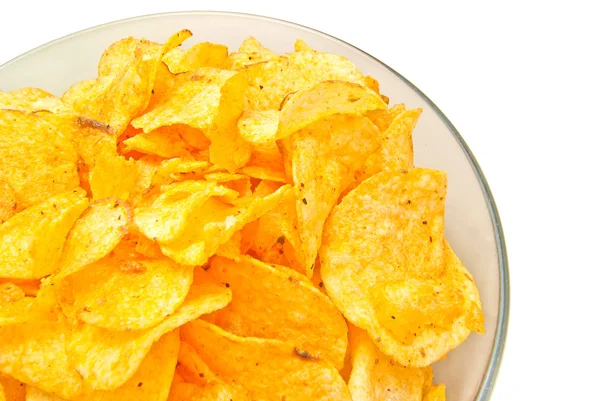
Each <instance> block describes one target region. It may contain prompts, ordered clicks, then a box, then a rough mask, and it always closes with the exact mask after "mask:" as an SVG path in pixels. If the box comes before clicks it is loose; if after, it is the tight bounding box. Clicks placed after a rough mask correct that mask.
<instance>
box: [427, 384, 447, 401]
mask: <svg viewBox="0 0 600 401" xmlns="http://www.w3.org/2000/svg"><path fill="white" fill-rule="evenodd" d="M423 401H446V385H445V384H438V385H436V386H430V387H428V388H427V389H426V390H425V394H424V396H423Z"/></svg>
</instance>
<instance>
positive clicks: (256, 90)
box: [245, 51, 365, 110]
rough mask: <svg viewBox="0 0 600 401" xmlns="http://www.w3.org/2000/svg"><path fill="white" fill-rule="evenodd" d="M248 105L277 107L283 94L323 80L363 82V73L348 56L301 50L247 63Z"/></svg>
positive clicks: (361, 83)
mask: <svg viewBox="0 0 600 401" xmlns="http://www.w3.org/2000/svg"><path fill="white" fill-rule="evenodd" d="M245 71H246V75H247V77H248V85H249V86H248V91H247V92H246V98H247V108H248V109H251V110H279V108H280V106H281V102H282V101H283V100H284V98H285V97H286V96H287V95H288V94H290V93H293V92H297V91H301V90H305V89H308V88H311V87H312V86H314V85H316V84H318V83H319V82H322V81H328V80H339V81H347V82H351V83H356V84H359V85H363V86H364V84H365V79H364V76H363V74H362V73H361V72H360V71H359V70H358V68H356V66H355V65H354V64H352V63H351V62H350V61H349V60H348V59H346V58H344V57H342V56H338V55H334V54H329V53H320V52H314V51H302V52H296V53H292V54H288V55H286V56H281V57H278V58H275V59H272V60H269V61H265V62H262V63H257V64H253V65H249V66H247V67H246V69H245Z"/></svg>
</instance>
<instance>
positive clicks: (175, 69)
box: [163, 42, 229, 74]
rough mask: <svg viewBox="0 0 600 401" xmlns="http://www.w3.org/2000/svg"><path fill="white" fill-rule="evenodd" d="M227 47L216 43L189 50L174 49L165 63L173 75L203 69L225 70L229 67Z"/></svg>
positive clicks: (207, 43) (200, 45) (204, 43)
mask: <svg viewBox="0 0 600 401" xmlns="http://www.w3.org/2000/svg"><path fill="white" fill-rule="evenodd" d="M228 53H229V51H228V50H227V46H223V45H219V44H216V43H209V42H203V43H197V44H195V45H194V46H192V47H190V48H189V49H187V50H181V49H173V50H171V51H170V52H168V53H167V54H166V55H165V57H164V59H163V61H164V62H165V64H166V65H167V67H169V71H171V72H172V73H173V74H180V73H182V72H188V71H191V70H195V69H197V68H201V67H214V68H225V67H226V65H227V55H228Z"/></svg>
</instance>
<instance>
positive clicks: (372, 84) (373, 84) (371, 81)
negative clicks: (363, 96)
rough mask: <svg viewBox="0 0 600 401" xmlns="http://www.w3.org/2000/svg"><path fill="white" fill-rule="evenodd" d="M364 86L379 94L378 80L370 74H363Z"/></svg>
mask: <svg viewBox="0 0 600 401" xmlns="http://www.w3.org/2000/svg"><path fill="white" fill-rule="evenodd" d="M365 86H366V87H367V88H369V89H371V90H372V91H373V92H375V93H377V94H379V81H378V80H376V79H375V78H373V77H372V76H370V75H366V76H365Z"/></svg>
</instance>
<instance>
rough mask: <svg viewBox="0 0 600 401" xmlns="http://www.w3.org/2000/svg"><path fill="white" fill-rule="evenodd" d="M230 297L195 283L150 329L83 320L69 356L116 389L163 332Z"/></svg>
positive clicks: (93, 380)
mask: <svg viewBox="0 0 600 401" xmlns="http://www.w3.org/2000/svg"><path fill="white" fill-rule="evenodd" d="M230 301H231V291H230V290H229V289H227V288H224V287H220V286H216V285H214V284H209V283H204V284H199V285H193V286H192V287H191V288H190V291H189V293H188V295H187V297H186V299H185V301H184V303H183V305H181V306H180V307H179V309H177V310H176V311H175V313H173V314H172V315H171V316H169V317H167V318H166V319H165V320H163V321H162V322H161V323H159V324H158V325H156V326H154V327H152V328H150V329H145V330H132V331H109V330H106V329H101V328H99V327H95V326H92V325H89V324H81V325H79V326H77V327H76V328H75V329H74V331H73V333H72V335H71V337H70V339H69V342H68V344H67V347H66V349H67V353H68V354H69V360H70V362H71V365H72V366H73V367H74V368H75V369H77V372H79V374H80V375H81V377H82V378H83V380H85V382H87V383H88V384H89V385H90V386H91V388H93V389H96V390H114V389H115V388H117V387H120V386H121V385H123V384H124V383H125V382H126V381H127V380H129V379H130V378H131V377H132V376H133V375H134V374H135V372H136V371H137V369H138V368H139V366H140V364H141V363H142V361H143V359H144V357H145V356H146V355H147V354H148V351H149V350H150V347H151V346H152V344H154V343H155V342H156V341H157V340H158V339H159V338H160V337H161V336H162V335H163V334H165V333H167V332H169V331H171V330H174V329H176V328H177V327H179V326H181V325H183V324H185V323H187V322H189V321H192V320H194V319H196V318H198V317H199V316H201V315H204V314H207V313H211V312H214V311H215V310H217V309H220V308H223V307H224V306H226V305H227V304H228V303H229V302H230ZM0 330H1V329H0ZM0 370H1V365H0Z"/></svg>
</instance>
